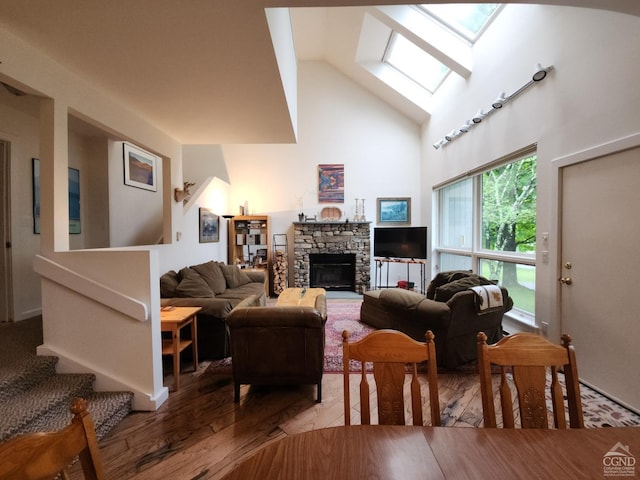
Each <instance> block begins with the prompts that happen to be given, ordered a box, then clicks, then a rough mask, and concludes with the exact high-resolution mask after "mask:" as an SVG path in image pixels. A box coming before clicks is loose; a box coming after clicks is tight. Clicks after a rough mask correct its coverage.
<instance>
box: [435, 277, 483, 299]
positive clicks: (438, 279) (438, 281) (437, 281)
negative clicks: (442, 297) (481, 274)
mask: <svg viewBox="0 0 640 480" xmlns="http://www.w3.org/2000/svg"><path fill="white" fill-rule="evenodd" d="M469 275H474V273H473V272H472V271H471V270H450V271H447V272H440V273H438V274H437V275H436V276H435V277H433V280H431V283H429V286H428V287H427V298H428V299H430V300H434V299H435V296H436V289H437V288H438V287H440V286H442V285H444V284H446V283H449V282H453V281H455V280H459V279H461V278H464V277H468V276H469Z"/></svg>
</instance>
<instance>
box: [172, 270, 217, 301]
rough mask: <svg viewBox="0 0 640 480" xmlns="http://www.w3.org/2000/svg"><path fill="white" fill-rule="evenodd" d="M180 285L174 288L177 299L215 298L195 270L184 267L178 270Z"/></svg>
mask: <svg viewBox="0 0 640 480" xmlns="http://www.w3.org/2000/svg"><path fill="white" fill-rule="evenodd" d="M179 274H180V279H181V280H180V283H179V284H178V287H177V288H176V294H177V296H178V297H187V298H192V297H199V298H210V297H215V294H214V293H213V291H211V288H209V285H207V282H205V281H204V279H203V278H202V277H201V276H200V275H199V274H198V272H196V271H195V270H193V269H191V268H189V267H185V268H183V269H181V270H180V273H179Z"/></svg>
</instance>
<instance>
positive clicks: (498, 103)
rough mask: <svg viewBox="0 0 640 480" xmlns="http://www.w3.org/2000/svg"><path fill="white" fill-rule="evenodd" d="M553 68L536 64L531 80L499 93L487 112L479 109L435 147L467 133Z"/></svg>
mask: <svg viewBox="0 0 640 480" xmlns="http://www.w3.org/2000/svg"><path fill="white" fill-rule="evenodd" d="M552 70H553V65H549V66H548V67H543V66H542V64H540V63H538V64H536V66H535V68H534V69H533V76H532V77H531V80H529V81H528V82H527V83H525V84H524V85H523V86H522V87H520V88H519V89H518V90H516V91H515V92H513V93H512V94H511V95H506V94H505V92H501V93H500V95H498V98H496V99H495V100H494V101H493V103H492V104H491V108H490V109H489V110H488V111H487V112H486V113H485V112H484V110H483V109H482V108H481V109H480V110H478V113H476V114H475V115H474V116H473V118H472V119H471V121H469V120H467V121H466V122H465V123H464V125H462V126H461V127H460V128H459V129H458V130H455V129H454V130H451V133H449V134H447V135H445V137H444V138H443V139H441V140H438V141H437V142H436V143H434V144H433V148H435V149H436V150H438V149H439V148H440V147H442V146H444V145H447V144H449V143H450V142H452V141H453V140H455V139H456V138H457V137H459V136H461V135H462V134H463V133H467V132H468V131H469V129H470V128H471V127H473V126H475V125H477V124H479V123H481V122H482V120H483V119H484V118H485V117H487V116H488V115H490V114H491V113H493V112H496V111H498V110H500V109H501V108H502V107H503V106H504V104H505V103H506V102H507V101H509V102H511V101H513V99H514V98H515V97H517V96H518V95H520V94H521V93H522V92H523V91H525V90H526V89H527V88H529V87H530V86H531V85H534V84H535V83H537V82H539V81H541V80H544V79H545V78H546V77H547V74H548V73H549V72H551V71H552Z"/></svg>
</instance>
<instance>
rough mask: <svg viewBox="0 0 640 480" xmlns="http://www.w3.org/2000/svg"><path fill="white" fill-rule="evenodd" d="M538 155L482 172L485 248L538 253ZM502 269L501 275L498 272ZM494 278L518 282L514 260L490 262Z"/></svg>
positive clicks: (511, 282) (503, 281)
mask: <svg viewBox="0 0 640 480" xmlns="http://www.w3.org/2000/svg"><path fill="white" fill-rule="evenodd" d="M536 159H537V156H536V155H531V156H528V157H525V158H523V159H521V160H518V161H516V162H512V163H508V164H506V165H503V166H502V167H499V168H495V169H493V170H489V171H488V172H485V173H483V174H482V248H483V249H486V250H491V251H496V252H522V253H535V249H536ZM500 268H502V269H503V271H502V275H500V272H499V271H498V270H499V269H500ZM490 269H491V275H492V277H491V278H501V279H502V284H503V285H504V286H506V287H507V288H508V287H510V286H515V285H518V277H517V269H516V264H515V263H503V262H491V267H490Z"/></svg>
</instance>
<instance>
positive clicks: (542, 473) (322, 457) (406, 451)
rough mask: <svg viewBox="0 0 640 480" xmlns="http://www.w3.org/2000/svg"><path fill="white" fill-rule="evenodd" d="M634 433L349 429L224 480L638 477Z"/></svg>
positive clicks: (277, 452)
mask: <svg viewBox="0 0 640 480" xmlns="http://www.w3.org/2000/svg"><path fill="white" fill-rule="evenodd" d="M638 459H640V427H602V428H581V429H557V430H556V429H544V430H541V429H520V428H518V429H503V428H473V427H428V426H425V427H419V426H418V427H415V426H402V425H400V426H396V425H392V426H388V425H353V426H340V427H331V428H323V429H319V430H311V431H307V432H304V433H299V434H295V435H290V436H287V437H285V438H283V439H281V440H278V441H275V442H274V443H271V444H269V445H267V446H265V447H264V448H263V449H261V450H259V451H258V452H257V453H256V454H254V455H253V456H251V457H249V458H248V459H246V460H244V461H242V462H241V463H239V464H238V465H237V466H236V467H235V468H234V469H233V470H232V471H231V472H229V473H228V474H227V475H226V476H225V477H224V479H225V480H233V479H243V480H244V479H247V478H260V479H282V480H284V479H291V480H299V479H330V480H351V479H384V480H393V479H398V480H400V479H402V480H411V479H421V480H425V479H456V480H458V479H485V478H486V479H492V480H500V479H517V478H523V479H532V478H542V479H588V478H594V479H595V478H598V479H602V478H608V477H609V478H611V477H619V476H622V475H623V474H625V475H626V476H627V477H631V478H635V477H637V476H639V470H638V466H637V465H636V460H638Z"/></svg>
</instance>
